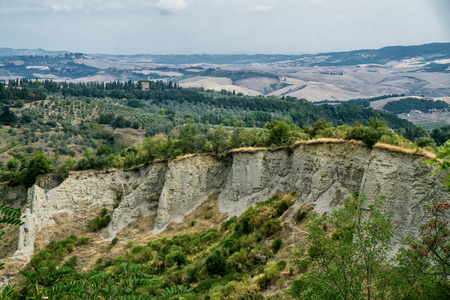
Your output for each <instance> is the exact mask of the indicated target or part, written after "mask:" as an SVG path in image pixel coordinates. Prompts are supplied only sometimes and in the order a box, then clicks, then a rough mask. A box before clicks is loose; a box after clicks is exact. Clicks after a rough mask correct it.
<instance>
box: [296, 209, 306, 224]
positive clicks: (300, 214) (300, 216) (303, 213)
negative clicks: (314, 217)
mask: <svg viewBox="0 0 450 300" xmlns="http://www.w3.org/2000/svg"><path fill="white" fill-rule="evenodd" d="M307 216H308V212H306V211H305V210H303V209H299V210H298V211H297V213H296V214H295V221H297V223H300V222H301V221H303V220H304V219H305V218H306V217H307Z"/></svg>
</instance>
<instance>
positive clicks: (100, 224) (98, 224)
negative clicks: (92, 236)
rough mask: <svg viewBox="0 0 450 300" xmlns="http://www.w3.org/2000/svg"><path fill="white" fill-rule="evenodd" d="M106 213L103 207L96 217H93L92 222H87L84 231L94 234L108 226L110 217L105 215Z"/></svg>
mask: <svg viewBox="0 0 450 300" xmlns="http://www.w3.org/2000/svg"><path fill="white" fill-rule="evenodd" d="M107 212H108V210H107V209H106V208H105V207H104V208H102V210H101V211H100V213H99V214H98V215H97V216H95V218H94V219H93V220H90V221H89V222H88V225H87V228H86V230H87V231H90V232H95V231H98V230H100V229H102V228H105V227H106V226H108V224H109V223H110V222H111V216H110V215H107V214H106V213H107Z"/></svg>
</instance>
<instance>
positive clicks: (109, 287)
mask: <svg viewBox="0 0 450 300" xmlns="http://www.w3.org/2000/svg"><path fill="white" fill-rule="evenodd" d="M296 196H297V195H296V193H295V192H293V193H291V194H290V195H285V196H283V197H277V196H274V197H272V198H271V199H269V200H267V201H265V202H260V203H257V204H256V205H255V206H253V207H250V208H248V209H247V210H246V211H245V212H244V213H243V214H242V215H241V216H239V217H232V218H230V219H228V220H227V221H225V222H223V223H222V224H221V225H220V228H218V229H215V228H213V229H202V230H199V231H197V230H195V226H196V222H202V221H205V220H208V219H210V218H211V217H212V216H213V215H214V214H217V212H214V211H213V210H212V209H213V208H212V207H211V206H209V209H208V210H206V211H204V212H201V213H200V214H198V215H197V216H196V219H195V220H193V221H191V225H190V226H191V227H192V229H193V231H191V232H190V233H184V234H176V235H173V236H171V237H169V238H167V237H164V238H159V239H154V240H151V241H149V242H147V243H145V242H144V243H142V241H141V242H140V244H138V245H136V244H135V243H134V242H133V241H128V242H126V243H122V246H119V244H118V242H119V240H118V239H117V238H114V239H113V240H112V241H111V244H110V245H109V246H108V248H107V252H109V251H111V250H112V249H114V248H119V249H117V250H118V251H116V252H115V253H116V254H115V256H113V257H111V255H108V253H105V254H104V256H105V257H108V258H107V259H106V258H103V257H100V258H98V259H97V260H96V261H95V263H94V262H91V263H90V265H89V268H88V269H87V271H84V272H81V271H80V267H81V266H79V260H80V257H79V256H77V255H74V254H73V253H75V252H77V253H78V254H80V255H81V254H82V253H83V249H84V250H87V249H89V247H93V246H94V245H92V244H91V242H90V239H89V238H87V237H81V238H79V237H77V236H75V235H71V236H69V237H68V238H67V239H65V240H62V241H58V242H56V241H52V242H50V244H48V246H47V247H46V248H45V249H43V250H42V251H40V252H38V253H36V254H35V255H34V256H33V258H32V259H31V261H30V263H29V264H28V266H27V268H26V269H25V270H23V271H21V273H22V275H23V280H22V282H21V283H20V285H19V286H17V287H10V286H7V287H6V288H5V289H4V290H3V293H2V296H5V295H7V296H8V297H9V298H6V299H36V298H38V299H46V297H48V298H49V299H56V298H57V299H73V298H77V299H92V298H102V299H180V298H183V299H263V295H266V296H267V295H270V294H272V296H271V297H270V298H271V299H292V298H295V299H305V298H306V299H372V298H374V299H378V298H383V299H445V297H446V296H447V295H448V293H449V292H450V284H449V282H448V279H447V276H449V275H450V264H449V261H450V260H449V259H450V256H449V255H450V254H449V249H450V248H449V247H450V235H449V230H450V228H449V222H448V221H445V215H446V214H447V213H448V212H449V209H450V205H449V204H448V203H447V204H446V203H438V202H433V203H431V204H430V205H429V206H428V214H429V216H430V217H431V219H430V221H429V222H428V223H426V224H424V225H423V226H421V229H420V237H419V238H418V239H417V240H414V239H412V238H410V239H408V241H407V246H406V247H405V248H403V249H401V250H400V251H399V253H398V255H397V257H395V258H393V259H392V260H390V259H388V256H387V255H388V251H390V250H391V247H390V242H391V238H392V226H391V224H390V222H389V219H390V217H391V216H389V215H385V214H383V213H381V211H380V209H379V208H380V206H381V205H382V202H383V201H382V199H378V200H377V201H375V202H374V204H373V205H370V206H368V207H367V206H366V205H364V204H365V198H364V195H357V194H355V195H354V196H353V197H352V198H350V199H348V200H347V202H346V204H345V206H344V207H343V208H342V209H339V210H336V211H335V212H333V213H332V214H331V215H322V216H319V215H317V214H315V213H308V212H306V211H304V210H303V209H302V208H300V209H299V210H298V211H297V212H295V211H294V212H295V215H296V217H295V218H293V219H291V220H289V219H286V218H285V217H286V215H287V214H288V213H289V212H291V209H290V208H291V206H292V204H293V203H294V201H295V200H296ZM305 215H307V216H308V218H305ZM287 227H294V228H297V231H295V232H296V234H295V236H292V233H290V234H286V233H287V232H286V228H287ZM298 227H300V228H305V227H306V229H307V232H306V238H307V242H306V243H303V244H298V243H296V239H297V236H298V235H303V234H301V233H300V232H301V230H300V231H299V230H298ZM280 237H282V238H280ZM83 267H84V268H85V269H86V267H87V266H86V265H85V266H83ZM286 286H290V288H289V289H287V290H286V288H285V287H286ZM273 291H276V292H275V293H274V292H273ZM138 297H139V298H138ZM3 299H5V298H3Z"/></svg>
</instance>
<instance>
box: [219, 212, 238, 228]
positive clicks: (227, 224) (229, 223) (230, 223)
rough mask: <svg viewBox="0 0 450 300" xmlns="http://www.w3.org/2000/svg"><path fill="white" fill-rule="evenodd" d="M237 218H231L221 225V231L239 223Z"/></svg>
mask: <svg viewBox="0 0 450 300" xmlns="http://www.w3.org/2000/svg"><path fill="white" fill-rule="evenodd" d="M237 220H238V218H237V217H236V216H234V217H231V218H229V219H228V220H226V221H225V222H223V223H222V225H220V231H227V230H229V229H231V228H233V227H232V226H233V225H234V224H236V223H237Z"/></svg>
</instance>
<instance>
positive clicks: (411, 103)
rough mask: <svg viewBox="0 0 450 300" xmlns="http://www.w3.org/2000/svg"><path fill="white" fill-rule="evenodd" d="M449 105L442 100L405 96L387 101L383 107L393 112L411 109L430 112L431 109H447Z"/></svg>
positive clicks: (404, 111) (400, 112)
mask: <svg viewBox="0 0 450 300" xmlns="http://www.w3.org/2000/svg"><path fill="white" fill-rule="evenodd" d="M448 107H449V106H448V104H447V103H446V102H444V101H441V100H437V101H434V100H425V99H418V98H404V99H400V100H397V101H392V102H389V103H387V104H386V105H385V106H384V107H383V109H385V110H387V111H388V112H391V113H393V114H403V113H409V112H410V111H411V110H420V111H421V112H424V113H428V110H429V109H447V108H448Z"/></svg>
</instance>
